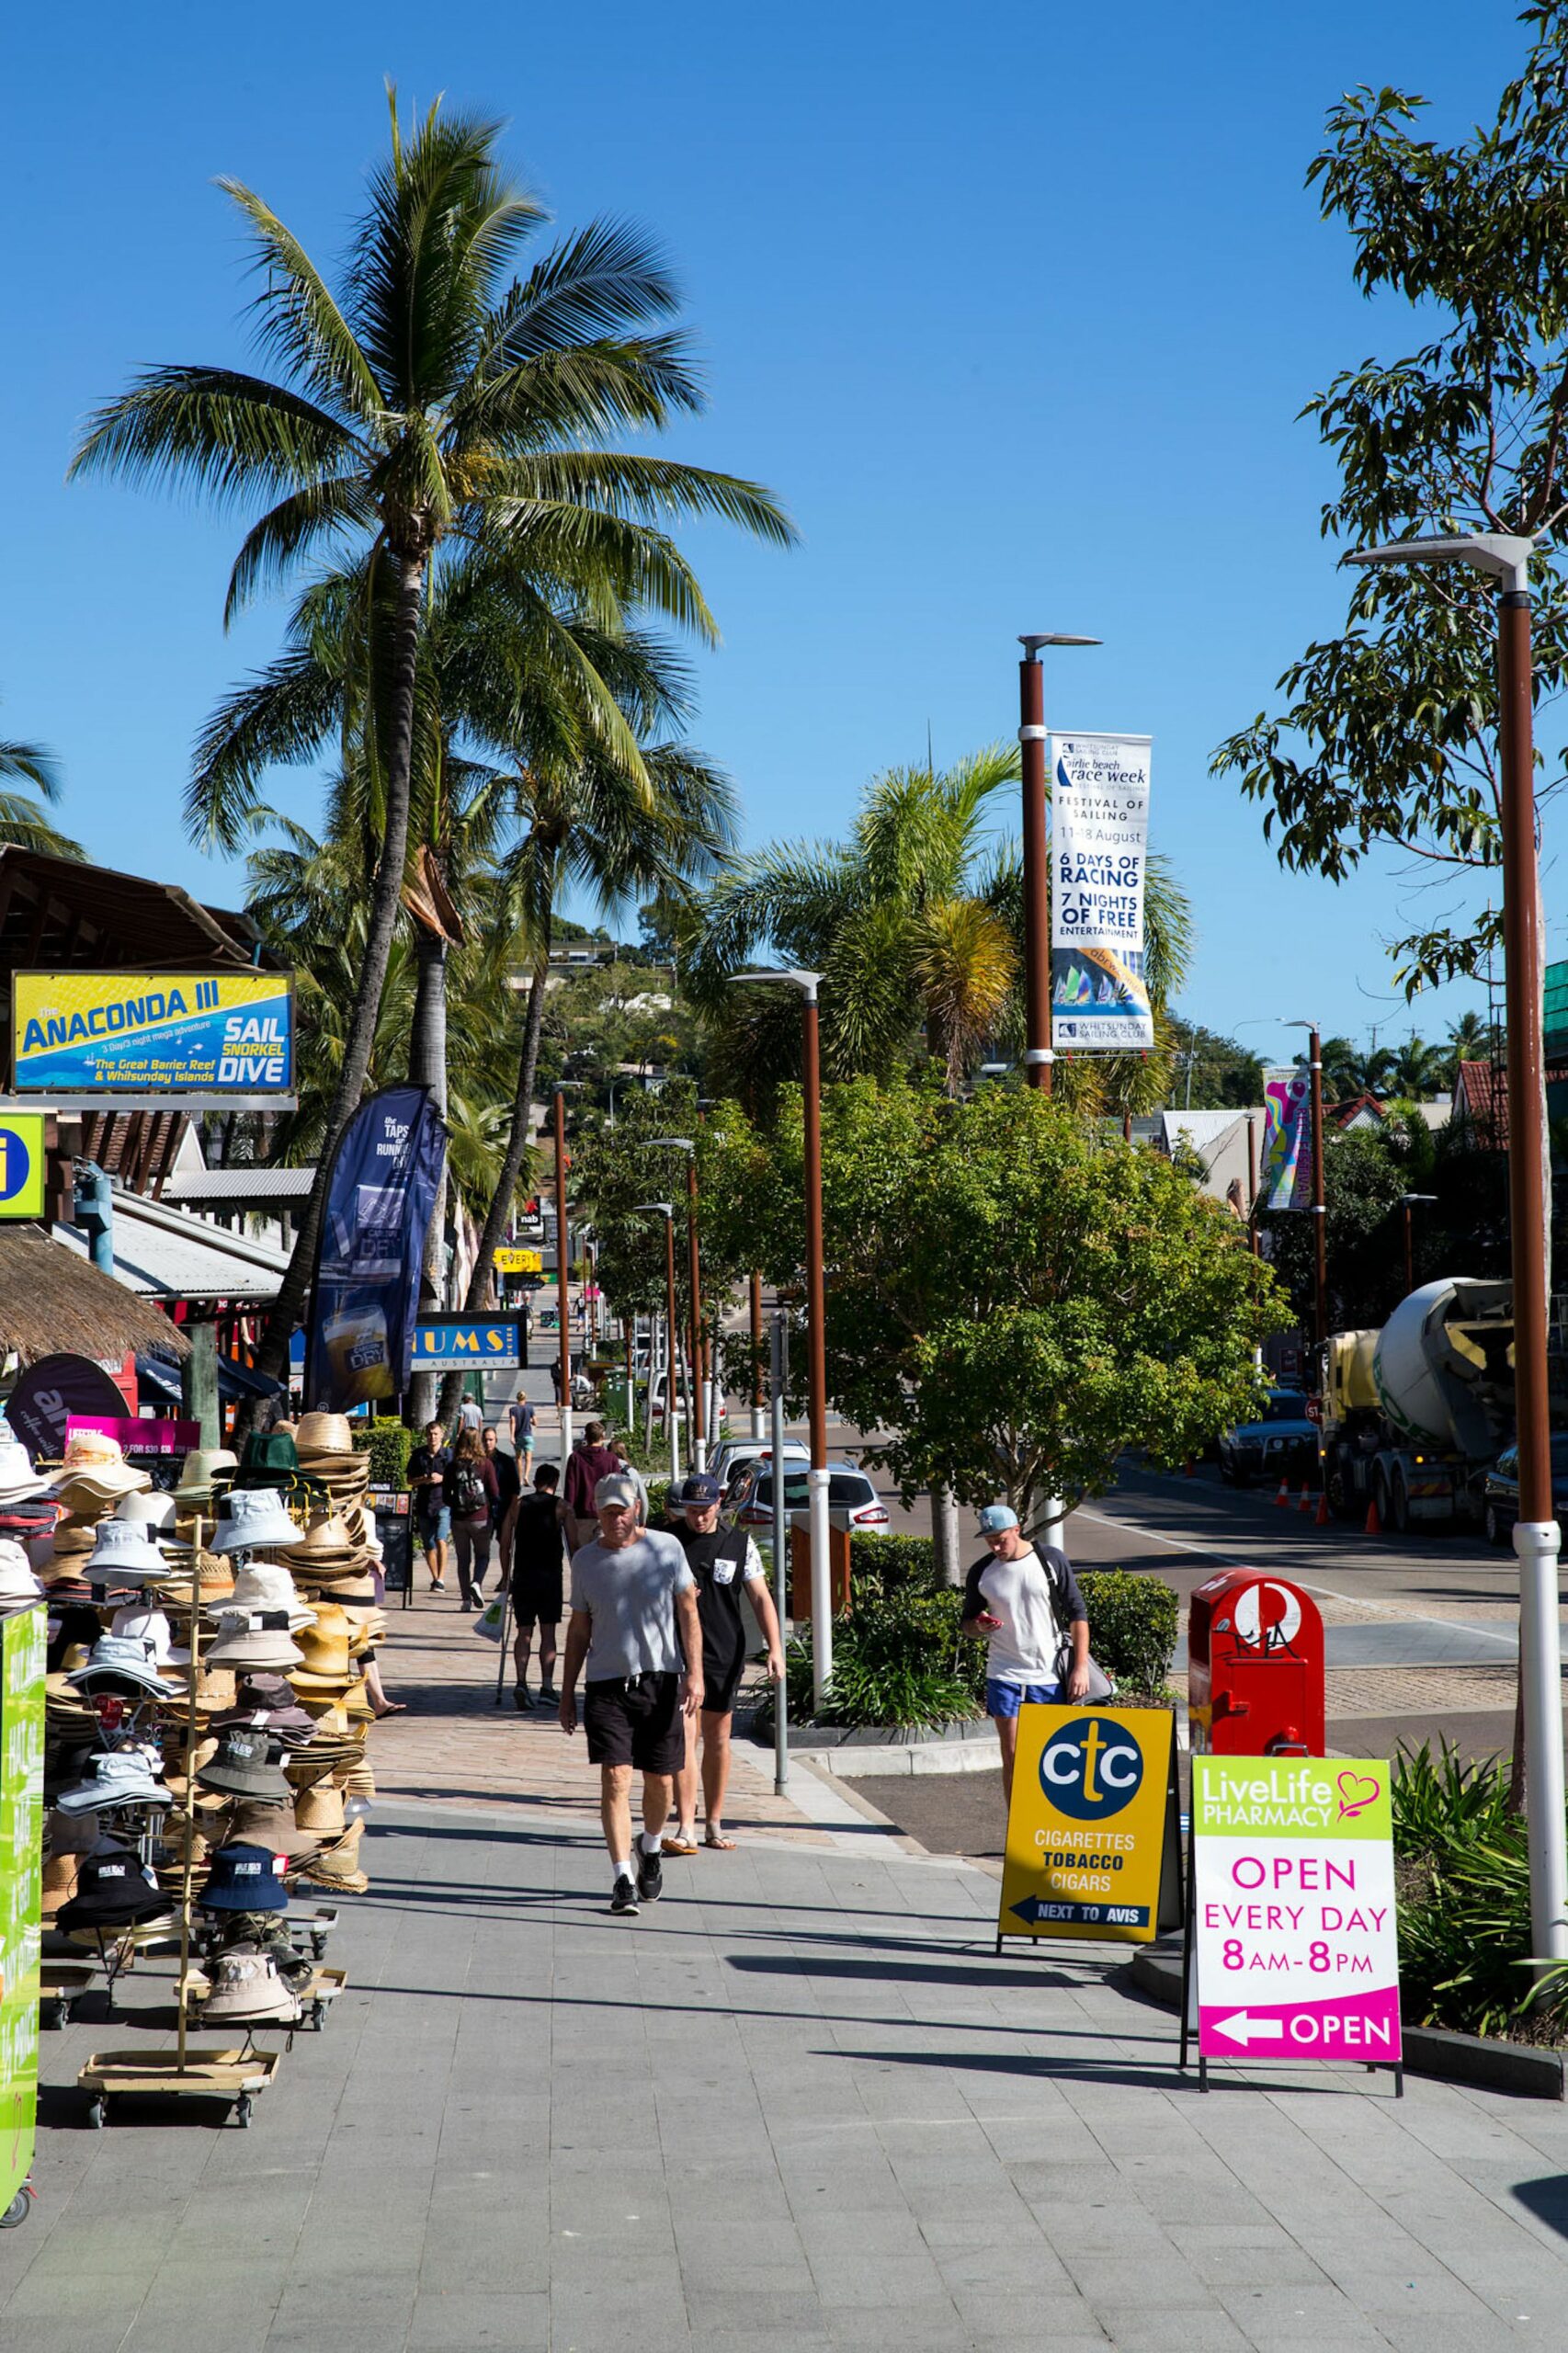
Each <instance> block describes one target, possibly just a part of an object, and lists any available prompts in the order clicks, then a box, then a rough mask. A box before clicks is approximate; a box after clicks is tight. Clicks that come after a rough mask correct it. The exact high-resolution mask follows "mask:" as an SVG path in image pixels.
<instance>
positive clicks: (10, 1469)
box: [0, 1420, 51, 1504]
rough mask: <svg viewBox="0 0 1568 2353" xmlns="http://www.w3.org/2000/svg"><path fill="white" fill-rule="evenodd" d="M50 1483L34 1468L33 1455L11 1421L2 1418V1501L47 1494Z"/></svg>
mask: <svg viewBox="0 0 1568 2353" xmlns="http://www.w3.org/2000/svg"><path fill="white" fill-rule="evenodd" d="M50 1485H51V1482H50V1481H49V1480H48V1479H40V1477H39V1475H38V1473H37V1472H36V1471H35V1470H34V1469H33V1461H32V1457H31V1455H30V1454H29V1453H28V1449H27V1448H26V1447H25V1446H24V1445H23V1444H22V1441H21V1439H20V1438H17V1435H16V1433H15V1431H14V1430H13V1429H12V1427H11V1425H10V1423H9V1422H7V1421H4V1420H0V1503H7V1504H19V1503H21V1502H22V1501H23V1500H24V1499H25V1498H26V1497H27V1496H28V1495H48V1493H49V1490H50Z"/></svg>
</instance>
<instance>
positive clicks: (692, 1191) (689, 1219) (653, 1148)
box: [642, 1136, 708, 1471]
mask: <svg viewBox="0 0 1568 2353" xmlns="http://www.w3.org/2000/svg"><path fill="white" fill-rule="evenodd" d="M642 1149H643V1151H644V1152H660V1151H663V1152H684V1153H685V1154H686V1260H687V1284H688V1286H689V1289H690V1291H691V1334H690V1340H689V1343H688V1350H687V1362H688V1366H689V1370H690V1374H691V1378H690V1381H689V1384H688V1385H689V1388H690V1391H691V1399H690V1408H691V1467H692V1469H693V1470H694V1471H706V1470H707V1468H708V1444H707V1439H706V1437H705V1435H704V1431H703V1423H702V1261H701V1258H700V1256H699V1252H698V1247H697V1146H696V1144H695V1143H694V1142H692V1139H691V1138H690V1136H649V1137H648V1139H647V1141H646V1142H644V1144H643V1146H642Z"/></svg>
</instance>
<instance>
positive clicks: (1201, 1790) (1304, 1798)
mask: <svg viewBox="0 0 1568 2353" xmlns="http://www.w3.org/2000/svg"><path fill="white" fill-rule="evenodd" d="M1192 1865H1193V1913H1192V1938H1193V1959H1194V1961H1195V1964H1196V1971H1197V1992H1198V2027H1199V2040H1198V2048H1199V2054H1200V2056H1201V2057H1203V2058H1206V2059H1234V2058H1236V2057H1238V2056H1239V2055H1242V2054H1245V2055H1247V2056H1249V2057H1251V2056H1255V2055H1256V2057H1258V2058H1262V2059H1290V2060H1298V2059H1361V2060H1370V2061H1374V2062H1379V2063H1383V2064H1391V2065H1392V2064H1394V2063H1398V2062H1399V2061H1400V2060H1401V2059H1402V2058H1403V2041H1402V2039H1401V2034H1400V2019H1399V1958H1398V1949H1397V1943H1396V1938H1395V1924H1394V1893H1393V1825H1392V1816H1391V1813H1390V1809H1389V1768H1388V1766H1387V1765H1383V1764H1368V1763H1367V1762H1365V1760H1364V1759H1362V1758H1360V1757H1357V1758H1355V1759H1353V1760H1352V1761H1351V1762H1350V1763H1348V1764H1345V1765H1341V1764H1340V1763H1339V1762H1338V1760H1337V1759H1335V1760H1333V1761H1326V1760H1324V1758H1322V1757H1316V1756H1308V1757H1301V1756H1194V1758H1193V1760H1192ZM1189 2015H1190V2013H1189Z"/></svg>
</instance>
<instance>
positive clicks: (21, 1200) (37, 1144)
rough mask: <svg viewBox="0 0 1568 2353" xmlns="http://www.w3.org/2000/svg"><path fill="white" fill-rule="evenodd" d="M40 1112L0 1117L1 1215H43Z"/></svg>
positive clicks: (41, 1118)
mask: <svg viewBox="0 0 1568 2353" xmlns="http://www.w3.org/2000/svg"><path fill="white" fill-rule="evenodd" d="M43 1154H44V1142H43V1113H42V1112H41V1111H22V1112H19V1113H17V1112H12V1113H11V1114H10V1115H9V1116H8V1117H6V1118H5V1119H0V1217H41V1216H42V1215H43Z"/></svg>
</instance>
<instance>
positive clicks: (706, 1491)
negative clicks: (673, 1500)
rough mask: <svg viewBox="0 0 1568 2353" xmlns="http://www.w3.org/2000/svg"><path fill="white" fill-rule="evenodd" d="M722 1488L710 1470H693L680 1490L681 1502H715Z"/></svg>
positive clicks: (721, 1492)
mask: <svg viewBox="0 0 1568 2353" xmlns="http://www.w3.org/2000/svg"><path fill="white" fill-rule="evenodd" d="M723 1492H724V1490H723V1488H722V1486H721V1485H720V1484H719V1482H718V1480H717V1479H716V1478H715V1477H714V1476H713V1473H712V1472H711V1471H693V1472H691V1473H690V1475H689V1476H688V1478H687V1483H686V1484H685V1486H684V1487H683V1488H682V1489H681V1491H680V1499H681V1501H682V1503H683V1504H716V1503H717V1502H718V1500H719V1498H720V1496H721V1495H722V1494H723Z"/></svg>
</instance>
